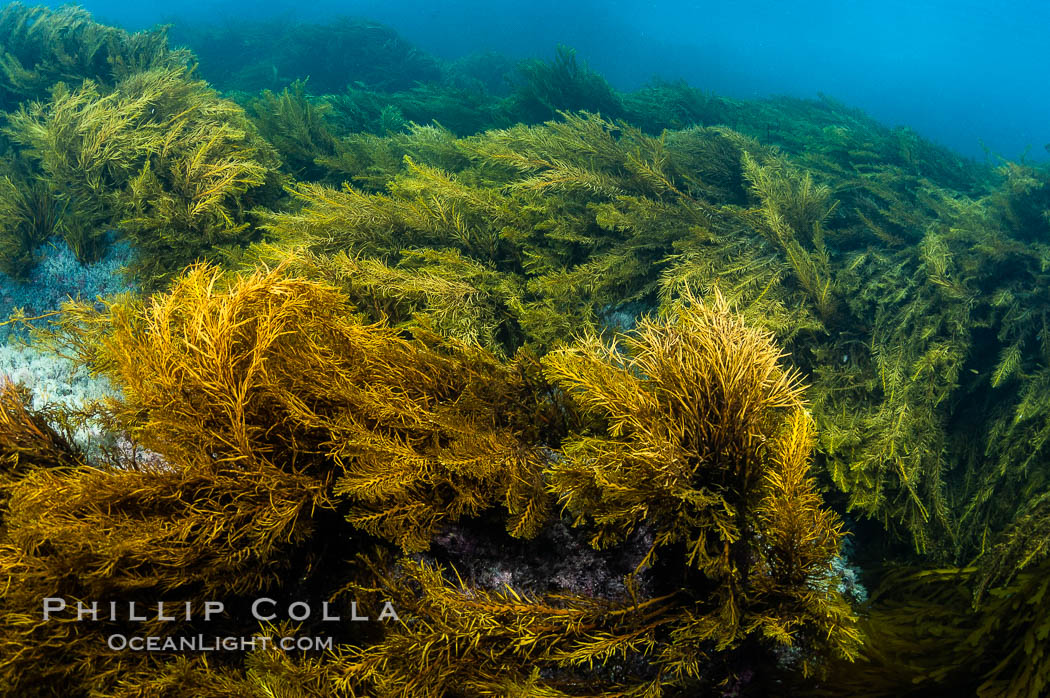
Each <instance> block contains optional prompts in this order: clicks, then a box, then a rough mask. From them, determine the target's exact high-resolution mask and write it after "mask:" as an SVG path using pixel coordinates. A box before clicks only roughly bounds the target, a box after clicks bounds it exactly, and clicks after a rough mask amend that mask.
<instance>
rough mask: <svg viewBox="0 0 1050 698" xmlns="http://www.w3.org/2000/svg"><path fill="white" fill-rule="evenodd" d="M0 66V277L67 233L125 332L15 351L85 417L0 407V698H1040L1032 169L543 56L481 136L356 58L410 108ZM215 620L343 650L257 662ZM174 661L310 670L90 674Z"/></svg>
mask: <svg viewBox="0 0 1050 698" xmlns="http://www.w3.org/2000/svg"><path fill="white" fill-rule="evenodd" d="M0 31H3V32H6V34H5V35H6V36H10V37H12V38H11V39H10V41H8V42H6V43H4V47H5V48H4V51H5V53H4V57H3V59H2V60H3V64H2V65H3V67H4V71H5V72H4V75H5V76H6V77H4V78H3V83H2V87H0V90H2V92H0V95H2V99H3V108H4V109H5V110H6V114H5V119H4V128H3V131H2V136H0V252H2V253H3V256H2V258H0V259H2V263H3V265H4V266H3V269H2V270H3V271H5V272H6V273H7V274H9V275H13V276H16V275H19V274H22V275H24V273H25V270H26V269H28V268H29V267H30V266H31V265H32V264H33V263H34V262H35V256H36V255H38V254H42V252H41V245H42V244H44V243H46V241H47V240H48V238H49V237H51V236H54V235H61V236H62V237H64V238H65V239H66V240H67V241H68V242H69V244H70V245H71V246H72V247H74V248H75V249H76V250H77V251H78V253H79V254H80V256H81V257H82V258H83V259H91V258H93V257H96V256H97V255H99V254H100V253H101V250H102V248H103V247H104V245H105V244H106V241H107V240H108V239H110V236H108V235H106V233H108V231H110V230H111V229H113V230H116V232H117V234H118V235H120V236H122V237H123V238H124V239H126V240H128V241H130V242H131V243H132V244H133V245H134V246H135V248H136V249H137V251H138V255H139V262H138V265H137V268H136V269H135V270H134V271H133V273H137V274H138V275H139V278H140V280H141V281H142V282H143V285H144V286H146V287H147V288H149V290H150V291H151V292H152V295H149V296H146V295H138V296H135V295H130V294H129V295H125V296H121V297H116V298H110V299H107V300H105V301H104V302H101V303H84V302H81V303H73V304H69V305H67V306H66V307H65V308H64V310H63V312H62V313H61V314H60V315H58V316H55V317H54V318H52V320H53V321H54V322H53V324H52V325H51V327H50V330H48V331H46V332H43V333H41V334H39V335H38V338H37V340H36V341H37V342H39V343H40V344H41V345H44V344H48V345H50V346H51V347H52V348H53V349H55V350H57V351H58V352H60V353H63V354H65V355H68V356H72V357H74V358H76V360H78V361H79V362H81V363H83V364H85V365H87V366H89V367H91V368H92V370H94V371H95V372H97V373H99V374H101V375H104V376H106V377H108V379H109V380H111V381H112V382H113V384H114V385H115V386H116V388H118V389H119V395H118V396H117V397H115V398H113V399H112V400H111V401H109V402H108V403H106V404H99V405H85V406H84V407H83V409H82V410H81V411H79V412H78V411H76V410H68V409H65V410H63V409H59V408H58V407H49V408H46V409H43V410H33V409H31V408H30V407H29V405H30V398H29V393H28V392H27V389H26V388H24V387H15V386H11V385H8V384H7V383H6V382H5V383H4V385H3V388H2V393H0V469H2V476H0V493H2V494H0V508H2V509H0V521H2V526H0V574H2V575H3V579H2V580H0V588H4V589H5V592H4V594H3V597H2V599H0V605H2V607H3V609H2V610H3V614H2V615H3V618H2V621H0V645H2V646H3V651H2V652H0V657H2V659H0V691H3V692H7V693H12V694H19V695H23V694H24V695H33V694H34V693H33V691H36V694H38V695H48V694H49V691H53V690H60V691H62V692H64V693H65V694H68V695H85V696H86V695H118V696H146V695H149V696H155V695H184V694H185V693H186V692H187V691H188V692H192V693H194V694H196V695H202V696H226V695H229V696H243V695H252V696H266V695H278V694H280V695H284V694H288V695H297V694H310V695H322V696H354V695H362V696H363V695H369V696H373V695H374V696H406V697H407V696H426V695H432V696H446V695H447V696H465V697H466V696H471V697H472V696H505V695H522V696H525V695H528V696H595V697H596V698H597V697H598V696H601V697H603V698H612V697H613V696H661V695H662V696H684V695H724V694H736V695H747V694H750V695H771V694H783V693H785V692H787V691H792V692H796V693H798V694H801V695H805V694H814V695H908V694H918V693H927V694H929V693H946V692H955V693H967V694H970V693H975V694H978V695H1003V696H1018V697H1022V696H1023V697H1033V698H1034V697H1035V696H1038V695H1041V694H1042V693H1043V692H1045V687H1046V685H1047V683H1048V681H1050V666H1048V665H1047V663H1046V661H1045V656H1046V652H1045V645H1046V635H1047V631H1046V609H1045V599H1046V593H1045V592H1046V588H1045V587H1046V583H1045V579H1046V571H1047V570H1046V568H1047V556H1046V552H1047V550H1046V547H1047V546H1046V540H1047V533H1048V526H1050V524H1048V523H1047V522H1048V521H1050V516H1048V515H1047V511H1046V510H1047V501H1048V497H1050V478H1048V470H1047V458H1048V456H1050V453H1048V443H1047V442H1048V437H1050V398H1048V397H1047V396H1048V395H1050V392H1048V390H1047V387H1048V385H1050V368H1048V366H1050V330H1048V327H1047V322H1048V320H1047V314H1048V311H1050V296H1048V294H1047V290H1046V289H1047V288H1050V279H1048V278H1047V273H1046V270H1047V269H1050V194H1048V192H1050V173H1048V171H1047V170H1046V168H1045V167H1043V166H1039V165H1035V164H1032V163H1027V162H1022V163H1008V162H1002V163H1000V164H999V165H998V166H991V165H980V164H977V163H974V162H970V161H966V160H963V159H961V158H959V157H957V156H955V155H953V154H952V153H950V152H948V151H947V150H945V149H943V148H939V147H937V146H935V145H933V144H931V143H929V142H927V141H925V140H924V139H922V138H921V137H919V136H917V135H916V134H915V133H913V132H911V131H909V130H907V129H888V128H885V127H883V126H881V125H879V124H877V123H875V122H874V121H872V120H871V119H870V118H868V117H867V116H865V115H864V114H862V113H860V112H857V111H855V110H852V109H849V108H847V107H845V106H843V105H841V104H838V103H836V102H834V101H832V100H830V99H826V98H822V99H820V100H797V99H786V98H783V99H772V100H763V101H757V102H748V101H742V100H731V99H726V98H722V97H718V96H715V95H709V94H705V93H703V92H700V91H698V90H696V89H694V88H691V87H689V86H687V85H684V84H667V83H655V84H652V85H649V86H646V87H644V88H641V89H639V90H635V91H633V92H630V93H623V92H619V91H617V90H615V89H613V88H612V87H611V86H610V85H609V84H608V83H607V82H605V80H604V79H602V78H601V76H599V75H597V74H596V73H594V72H593V71H591V70H590V69H588V68H586V66H585V65H584V64H583V62H582V61H579V60H578V59H577V58H576V56H575V54H574V53H573V52H572V51H571V50H569V49H565V48H562V49H559V50H558V51H557V53H556V54H555V57H554V60H553V61H552V62H544V61H532V62H528V63H526V64H523V65H520V66H519V67H518V73H517V82H516V83H514V82H513V81H512V82H511V83H510V84H509V86H508V88H507V89H506V90H503V91H502V92H500V93H499V94H496V93H495V91H492V92H490V91H489V90H490V88H489V87H486V85H489V86H491V84H492V80H491V79H490V78H491V76H489V77H488V78H486V80H481V79H478V80H471V76H470V75H469V74H467V73H466V72H461V73H459V74H456V71H457V70H458V71H468V70H469V69H470V68H469V63H463V64H461V65H460V66H459V67H452V66H440V65H439V63H438V62H436V61H434V60H432V59H429V58H426V57H421V56H420V55H419V54H418V53H415V52H414V49H411V48H410V47H407V45H405V44H404V43H402V42H400V40H398V41H395V42H393V43H390V44H389V46H388V47H387V49H389V52H388V53H383V51H382V50H380V48H379V47H377V46H375V45H374V42H373V43H369V42H367V41H366V42H363V43H362V44H361V46H360V47H359V48H360V49H361V51H368V50H373V49H374V50H375V51H377V52H378V53H377V56H379V57H378V58H377V59H376V60H375V61H374V63H373V64H372V65H373V67H377V69H378V68H381V67H382V66H383V65H386V63H384V61H395V62H396V61H402V62H404V63H405V65H409V64H411V65H415V66H416V67H417V68H419V70H420V71H422V72H421V73H420V74H419V75H420V79H419V81H418V82H416V83H415V84H412V85H408V84H394V83H384V82H383V81H382V80H381V79H379V78H376V80H373V81H371V82H369V81H368V80H365V81H364V82H363V83H362V84H355V85H353V86H352V87H350V88H349V89H347V90H345V91H344V89H343V87H344V83H341V82H340V83H337V84H334V86H333V85H330V84H328V83H325V82H324V81H322V80H320V79H316V78H317V77H319V76H316V75H314V74H313V73H312V72H311V70H308V69H307V68H305V67H303V66H308V65H309V58H310V57H309V56H308V55H305V54H302V53H300V54H298V55H299V58H298V59H296V60H290V61H289V62H286V63H282V64H281V66H280V67H277V68H276V70H277V73H279V74H276V75H275V74H274V70H275V66H267V65H262V64H259V65H254V66H250V65H247V64H245V65H242V66H241V67H240V68H238V70H240V71H241V72H239V73H238V72H236V71H234V72H231V73H230V74H229V75H227V76H225V77H224V79H228V80H229V81H230V83H229V84H228V85H227V84H224V85H223V86H224V87H226V88H229V89H230V91H229V92H228V93H227V94H226V95H221V94H219V93H217V92H215V91H214V90H213V89H211V88H210V87H208V86H207V85H206V84H205V83H202V82H201V81H199V80H197V79H196V77H195V73H194V72H193V70H192V69H189V68H187V67H186V62H187V55H186V54H184V53H182V52H178V51H169V50H168V49H167V48H166V46H165V45H164V42H163V33H162V32H153V33H147V34H143V35H127V34H125V33H123V32H120V31H119V30H110V29H109V28H104V27H102V25H97V24H94V23H92V22H91V21H90V20H89V19H88V18H87V17H86V15H83V14H82V13H81V12H80V11H74V10H61V11H56V12H51V11H44V10H39V9H27V8H24V7H21V6H18V5H13V6H10V7H9V8H8V9H5V10H4V12H3V14H2V15H0ZM283 31H285V30H284V29H282V28H281V27H276V26H275V27H269V28H267V29H266V30H265V31H261V32H260V33H259V34H258V36H260V37H271V38H272V37H279V36H281V34H282V32H283ZM299 31H300V29H289V30H287V36H286V37H285V39H286V40H287V43H286V44H284V46H285V47H286V48H287V50H288V55H289V56H291V55H292V54H294V53H295V50H297V49H295V47H296V46H299V44H300V43H301V41H302V35H301V32H300V33H299V34H296V32H299ZM370 31H372V30H371V29H370V28H369V27H368V26H367V25H365V24H353V23H351V24H343V25H338V26H336V27H334V28H332V29H331V32H330V34H331V35H332V36H359V37H360V36H364V35H366V34H367V33H368V32H370ZM375 35H376V36H377V37H387V38H389V37H390V36H391V35H390V34H389V33H387V32H385V31H376V33H375ZM60 39H61V41H65V42H66V43H65V44H62V45H63V46H66V47H67V49H66V50H65V53H61V52H59V51H57V47H58V46H59V44H60V43H61V41H60ZM285 39H282V41H284V40H285ZM56 42H58V43H56ZM297 42H299V43H297ZM369 46H372V49H369ZM229 49H230V47H229V46H225V47H223V46H217V47H216V51H217V52H219V53H221V51H222V50H229ZM47 56H51V57H50V58H48V57H47ZM92 56H94V58H91V57H92ZM383 56H385V58H383ZM67 58H68V60H67ZM296 61H299V62H296ZM260 65H261V66H262V67H260ZM500 65H501V66H503V67H502V68H501V69H506V68H507V66H508V65H509V64H507V63H502V64H500ZM267 70H269V71H270V74H269V75H266V72H267ZM253 71H254V72H253ZM337 72H338V71H337ZM379 72H382V71H381V70H380V71H379ZM405 74H407V73H405ZM252 76H254V77H252ZM307 77H309V80H307V79H306V78H307ZM380 77H381V76H380ZM512 77H513V76H512ZM329 78H330V79H341V78H339V75H328V76H327V78H326V79H329ZM238 80H239V81H240V82H238ZM234 90H236V91H234ZM256 90H262V91H261V92H256ZM325 92H338V94H324V93H325ZM230 100H236V101H230ZM238 104H240V105H243V108H242V107H240V106H238ZM282 185H285V186H284V187H282ZM286 194H287V196H286ZM201 259H204V260H208V261H207V263H206V264H199V265H196V266H194V265H192V263H193V262H195V261H198V260H201ZM789 366H793V367H795V368H793V369H792V368H789ZM803 384H805V387H803ZM87 422H90V423H91V424H94V425H95V431H93V432H90V433H94V434H96V435H97V437H96V439H95V441H96V442H95V443H89V444H81V443H79V442H78V441H77V439H76V438H74V434H75V433H77V427H78V426H80V425H83V424H85V423H87ZM832 507H833V508H834V510H836V512H835V513H833V510H832ZM840 516H841V517H845V518H846V519H847V521H848V525H849V526H850V527H851V528H852V529H853V530H854V534H853V536H852V537H853V544H854V545H853V547H854V549H855V550H856V551H857V554H858V556H859V557H858V559H859V560H860V561H861V562H862V563H870V564H869V567H868V576H867V578H866V581H869V582H871V583H872V585H873V587H874V588H876V593H875V594H874V596H873V598H872V600H871V601H870V602H869V603H868V604H867V605H865V606H861V607H851V606H850V605H849V603H847V601H846V599H845V597H844V596H843V591H844V589H845V587H844V586H842V585H843V584H844V579H843V578H842V576H841V575H840V571H841V568H842V560H841V559H840V558H838V557H836V556H837V554H838V552H839V550H840V544H841V542H842V538H843V530H844V528H843V524H842V523H841V520H842V519H841V518H840ZM569 551H571V552H572V555H575V556H577V557H578V560H571V559H568V560H567V559H561V558H564V557H569V556H570V555H569ZM558 552H564V555H561V556H559V555H558V554H557V553H558ZM544 557H546V558H548V559H550V558H559V560H558V564H559V565H561V567H558V568H557V569H556V570H553V571H552V568H551V567H550V565H551V564H553V563H551V562H548V561H544V560H543V558H544ZM875 561H878V563H877V564H876V563H875ZM259 595H268V596H270V597H273V598H274V599H275V600H278V599H279V600H280V601H281V602H291V601H294V600H299V599H309V600H313V601H315V602H318V603H319V602H322V601H323V602H328V603H329V604H331V605H332V607H333V609H334V610H335V611H337V612H338V613H339V614H341V615H342V616H343V618H344V619H345V618H347V617H350V616H351V614H352V613H353V609H354V608H355V606H354V604H359V605H360V606H362V607H364V606H369V607H371V608H373V609H376V610H375V611H373V612H372V613H371V614H370V615H372V621H373V622H370V623H368V624H357V623H352V622H340V623H326V622H324V621H322V620H320V619H319V618H318V617H312V618H309V619H303V620H298V621H294V622H293V621H291V620H289V619H288V618H277V619H273V622H272V623H270V622H265V623H262V624H260V622H258V621H257V620H256V619H254V618H253V617H252V616H251V615H250V614H248V613H244V612H243V610H244V607H245V605H246V604H250V602H251V599H252V598H254V597H257V596H259ZM46 597H61V598H65V599H67V600H69V601H70V602H71V604H75V602H76V601H78V600H80V601H88V602H90V601H91V600H93V599H99V600H103V599H104V600H109V599H113V598H118V599H121V600H124V601H138V602H140V603H143V604H145V603H153V602H155V601H156V600H158V599H163V600H166V601H169V602H171V603H174V604H180V603H184V602H187V601H189V602H191V603H198V604H199V603H200V602H202V601H203V600H206V599H208V598H216V597H220V598H222V599H223V600H224V601H227V602H228V605H229V610H230V611H231V612H230V613H228V614H226V615H225V616H223V618H222V619H221V620H216V621H215V625H213V626H209V625H207V624H206V623H205V622H203V621H202V620H201V619H199V618H194V619H187V620H186V621H185V622H179V623H164V622H159V621H156V619H154V620H153V621H150V622H147V623H145V624H144V625H142V626H141V628H136V626H134V625H133V624H132V622H130V621H128V620H127V619H126V618H121V617H118V618H115V619H112V620H103V621H99V622H98V623H97V624H93V623H86V622H84V623H82V622H77V621H76V620H75V615H74V618H72V619H71V618H70V617H69V616H68V615H67V616H66V617H64V618H62V619H54V621H53V622H45V621H43V619H42V617H41V614H40V611H41V600H42V599H43V598H46ZM385 601H390V602H391V604H392V607H394V608H396V609H397V613H398V614H400V619H399V620H400V622H398V621H393V620H392V619H391V620H389V621H387V620H383V621H380V620H378V618H377V616H378V609H379V608H381V607H382V604H383V602H385ZM238 608H240V609H241V611H242V612H240V613H238V612H237V610H236V609H238ZM216 628H218V629H220V630H221V632H223V633H228V634H231V635H236V636H250V635H254V634H259V633H269V634H284V635H296V634H299V635H317V636H323V637H329V638H331V639H333V640H335V641H336V643H335V644H334V645H333V646H332V647H331V648H330V650H331V651H329V652H317V653H311V652H296V651H287V650H283V649H281V648H275V647H254V648H250V649H248V650H245V651H243V652H234V653H230V654H227V655H224V656H223V657H222V658H221V659H218V660H213V657H212V656H209V655H208V654H206V653H205V654H202V653H193V652H189V653H182V654H174V655H172V654H150V653H138V654H136V653H122V652H114V651H109V650H107V648H106V646H105V641H106V638H107V637H108V636H110V635H112V634H115V633H116V634H120V633H129V634H130V633H134V632H142V633H149V634H153V635H156V636H158V637H159V638H161V639H165V638H173V637H176V636H181V635H186V634H193V633H200V632H203V631H204V630H215V629H216ZM1017 638H1019V641H1016V642H1014V641H1013V640H1015V639H1017ZM45 687H46V688H45Z"/></svg>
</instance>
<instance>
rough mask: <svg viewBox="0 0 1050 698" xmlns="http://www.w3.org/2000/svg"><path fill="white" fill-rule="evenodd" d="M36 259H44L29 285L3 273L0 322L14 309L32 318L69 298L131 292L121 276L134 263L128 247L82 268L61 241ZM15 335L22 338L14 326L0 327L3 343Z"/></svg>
mask: <svg viewBox="0 0 1050 698" xmlns="http://www.w3.org/2000/svg"><path fill="white" fill-rule="evenodd" d="M36 255H37V257H38V258H40V259H41V261H40V263H39V264H38V265H37V266H36V267H34V269H33V272H32V274H31V275H30V277H29V280H28V281H25V282H19V281H15V280H14V279H12V278H10V277H9V276H7V275H6V274H3V273H0V322H2V321H3V320H5V319H7V318H8V317H9V316H10V315H11V313H13V312H14V310H15V308H22V309H23V310H24V311H25V314H26V315H27V316H29V317H34V316H37V315H43V314H44V313H47V312H49V311H51V310H56V309H58V308H59V307H60V306H61V305H62V302H63V301H65V300H66V299H67V298H80V299H83V300H90V299H94V298H96V297H98V296H108V295H113V294H115V293H120V292H121V291H127V290H130V289H131V288H132V286H131V285H130V284H129V283H128V281H127V280H126V279H125V278H124V275H123V274H122V273H121V268H122V267H123V266H124V265H126V264H127V263H128V262H129V261H130V260H131V255H132V250H131V247H130V246H129V245H128V244H127V243H123V242H121V243H116V244H112V245H110V246H109V253H108V254H107V255H106V256H105V257H104V258H103V259H101V260H99V261H98V262H95V263H94V264H86V265H85V264H81V263H80V262H79V261H78V260H77V258H76V255H74V254H73V252H72V250H70V249H69V246H68V245H67V244H66V243H65V241H63V240H62V239H61V238H54V239H53V240H51V241H49V242H47V243H46V244H45V245H43V246H41V247H40V248H39V249H38V250H37V251H36ZM13 334H22V332H21V331H20V330H19V329H18V328H17V327H16V326H15V325H0V343H2V342H6V341H8V340H9V339H10V337H11V336H12V335H13Z"/></svg>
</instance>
